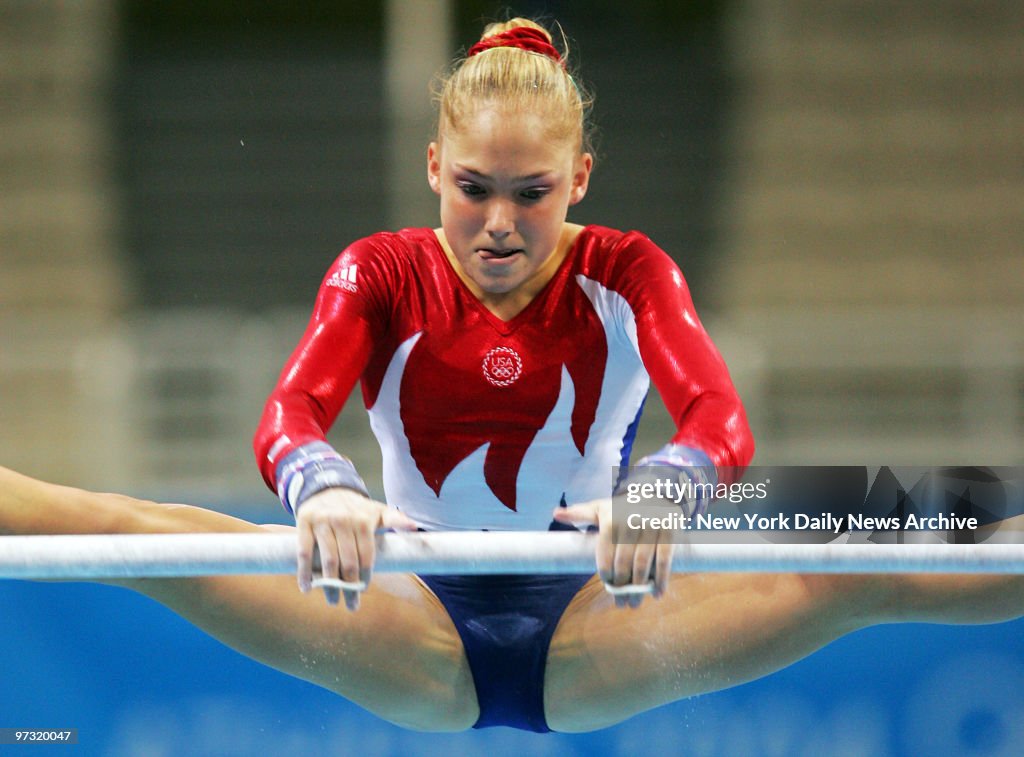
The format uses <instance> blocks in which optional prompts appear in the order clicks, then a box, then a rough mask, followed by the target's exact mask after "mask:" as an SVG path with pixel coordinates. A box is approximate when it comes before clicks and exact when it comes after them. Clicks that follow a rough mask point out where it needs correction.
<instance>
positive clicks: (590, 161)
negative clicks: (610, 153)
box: [569, 152, 594, 205]
mask: <svg viewBox="0 0 1024 757" xmlns="http://www.w3.org/2000/svg"><path fill="white" fill-rule="evenodd" d="M593 168H594V156H593V155H591V154H590V153H589V152H585V153H582V154H581V155H580V156H579V157H578V158H576V165H575V167H574V170H573V175H572V186H571V187H570V188H569V204H570V205H575V204H576V203H578V202H579V201H580V200H582V199H583V198H584V197H586V195H587V187H589V186H590V172H591V170H593Z"/></svg>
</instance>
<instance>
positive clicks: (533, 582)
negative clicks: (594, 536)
mask: <svg viewBox="0 0 1024 757" xmlns="http://www.w3.org/2000/svg"><path fill="white" fill-rule="evenodd" d="M592 575H593V574H592V573H590V574H562V575H544V576H537V575H490V576H444V575H440V576H420V579H421V580H422V581H423V582H424V583H425V584H426V585H427V586H429V587H430V589H431V591H433V592H434V594H435V595H436V596H437V598H438V599H439V600H440V601H441V604H442V605H444V607H445V609H446V610H447V611H448V614H449V615H450V616H451V619H452V622H453V623H454V624H455V628H456V629H457V630H458V632H459V636H460V637H461V638H462V646H463V647H464V648H465V650H466V659H467V660H469V669H470V671H471V672H472V674H473V684H474V685H475V686H476V698H477V702H478V704H479V705H480V717H479V718H478V719H477V721H476V723H475V724H474V725H473V727H474V728H489V727H492V726H498V725H504V726H509V727H511V728H520V729H523V730H526V731H536V732H537V733H547V732H548V731H550V730H551V729H550V728H548V724H547V721H546V720H545V718H544V668H545V665H546V663H547V659H548V647H549V646H550V644H551V637H552V636H553V635H554V633H555V627H556V626H557V625H558V621H559V620H561V618H562V613H564V612H565V608H566V607H567V606H568V605H569V602H570V601H572V598H573V597H574V596H576V593H577V592H578V591H579V590H580V589H581V588H582V587H583V585H584V584H585V583H586V582H587V581H588V580H589V579H590V577H591V576H592Z"/></svg>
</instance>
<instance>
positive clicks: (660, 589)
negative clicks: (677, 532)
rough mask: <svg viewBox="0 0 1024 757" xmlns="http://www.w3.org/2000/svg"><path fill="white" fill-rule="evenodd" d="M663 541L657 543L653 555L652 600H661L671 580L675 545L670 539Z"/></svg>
mask: <svg viewBox="0 0 1024 757" xmlns="http://www.w3.org/2000/svg"><path fill="white" fill-rule="evenodd" d="M662 538H665V539H666V540H665V541H659V542H658V549H657V552H656V553H655V555H654V598H655V599H661V598H662V597H663V596H665V592H667V591H668V582H669V579H670V578H672V556H673V555H674V554H675V550H676V545H675V543H674V542H672V541H671V538H670V537H662Z"/></svg>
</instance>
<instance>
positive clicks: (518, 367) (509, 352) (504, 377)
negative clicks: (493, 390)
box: [483, 347, 523, 386]
mask: <svg viewBox="0 0 1024 757" xmlns="http://www.w3.org/2000/svg"><path fill="white" fill-rule="evenodd" d="M483 369H484V378H485V379H487V382H488V383H489V384H491V385H492V386H511V385H512V384H514V383H515V381H516V379H518V378H519V374H521V373H522V372H523V361H522V358H520V357H519V355H518V354H517V353H516V351H515V350H514V349H512V348H511V347H495V348H494V349H492V350H491V351H490V352H488V353H487V354H486V355H484V364H483Z"/></svg>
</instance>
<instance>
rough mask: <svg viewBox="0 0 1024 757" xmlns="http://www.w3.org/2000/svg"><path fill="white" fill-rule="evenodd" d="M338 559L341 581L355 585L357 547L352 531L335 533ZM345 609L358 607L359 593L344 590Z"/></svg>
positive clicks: (358, 570) (356, 578)
mask: <svg viewBox="0 0 1024 757" xmlns="http://www.w3.org/2000/svg"><path fill="white" fill-rule="evenodd" d="M335 533H336V534H337V542H338V557H339V558H340V561H341V580H342V581H347V582H351V583H356V582H357V581H358V580H359V578H360V576H359V573H360V562H359V547H358V546H357V544H356V534H355V532H354V531H351V530H349V531H342V532H341V533H337V532H335ZM343 594H344V595H345V607H347V608H348V609H349V610H355V609H356V608H357V607H358V606H359V592H358V591H352V590H350V589H346V590H345V591H344V592H343Z"/></svg>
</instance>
